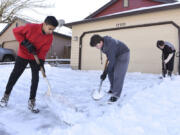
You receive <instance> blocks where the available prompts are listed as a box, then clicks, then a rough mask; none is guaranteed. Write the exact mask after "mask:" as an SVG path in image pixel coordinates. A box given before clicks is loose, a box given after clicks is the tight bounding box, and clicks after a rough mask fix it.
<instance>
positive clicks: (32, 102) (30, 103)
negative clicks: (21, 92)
mask: <svg viewBox="0 0 180 135" xmlns="http://www.w3.org/2000/svg"><path fill="white" fill-rule="evenodd" d="M28 109H29V110H31V111H32V112H34V113H38V112H39V109H37V108H36V100H35V99H29V101H28Z"/></svg>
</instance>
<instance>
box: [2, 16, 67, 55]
mask: <svg viewBox="0 0 180 135" xmlns="http://www.w3.org/2000/svg"><path fill="white" fill-rule="evenodd" d="M25 23H26V22H25V21H22V20H19V19H17V20H16V21H15V22H14V23H12V24H11V25H10V27H9V28H8V29H7V30H6V31H5V32H4V33H3V34H2V35H0V44H2V46H3V47H4V48H9V49H13V50H14V51H15V52H16V53H17V50H18V47H19V43H18V42H17V41H16V39H15V37H14V35H13V32H12V30H13V28H15V27H16V26H21V25H25ZM53 37H54V40H53V43H52V48H51V50H50V51H49V52H48V54H47V57H46V58H55V57H56V56H57V57H58V58H70V50H68V51H67V47H68V46H71V38H70V37H66V36H63V35H60V34H53ZM69 48H70V47H69ZM65 49H66V50H65ZM52 56H53V57H52Z"/></svg>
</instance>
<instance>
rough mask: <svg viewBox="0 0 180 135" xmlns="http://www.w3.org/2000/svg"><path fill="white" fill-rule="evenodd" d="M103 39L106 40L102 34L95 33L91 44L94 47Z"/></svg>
mask: <svg viewBox="0 0 180 135" xmlns="http://www.w3.org/2000/svg"><path fill="white" fill-rule="evenodd" d="M101 41H104V39H103V37H101V36H100V35H93V36H92V37H91V40H90V45H91V46H92V47H94V46H96V45H97V44H98V43H100V42H101Z"/></svg>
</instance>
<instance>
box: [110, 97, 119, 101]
mask: <svg viewBox="0 0 180 135" xmlns="http://www.w3.org/2000/svg"><path fill="white" fill-rule="evenodd" d="M117 100H118V98H117V97H114V96H112V97H110V99H109V102H116V101H117Z"/></svg>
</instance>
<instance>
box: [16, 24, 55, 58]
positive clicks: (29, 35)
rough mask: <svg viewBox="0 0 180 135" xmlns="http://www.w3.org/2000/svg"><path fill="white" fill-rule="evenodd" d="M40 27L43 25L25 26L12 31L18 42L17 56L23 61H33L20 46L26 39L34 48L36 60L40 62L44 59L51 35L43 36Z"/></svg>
mask: <svg viewBox="0 0 180 135" xmlns="http://www.w3.org/2000/svg"><path fill="white" fill-rule="evenodd" d="M42 26H43V24H26V25H25V26H20V27H16V28H14V29H13V33H14V36H15V38H16V40H17V41H19V49H18V54H17V55H18V56H20V57H22V58H24V59H30V60H33V59H34V57H33V55H32V54H30V53H29V52H28V50H27V49H26V48H25V47H24V46H22V45H21V42H22V41H23V40H25V39H27V40H29V42H31V43H32V44H33V45H34V46H35V47H36V53H37V55H38V58H39V59H42V60H44V59H45V57H46V53H47V52H48V50H49V48H50V47H51V44H52V40H53V35H52V34H47V35H46V34H43V32H42Z"/></svg>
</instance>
